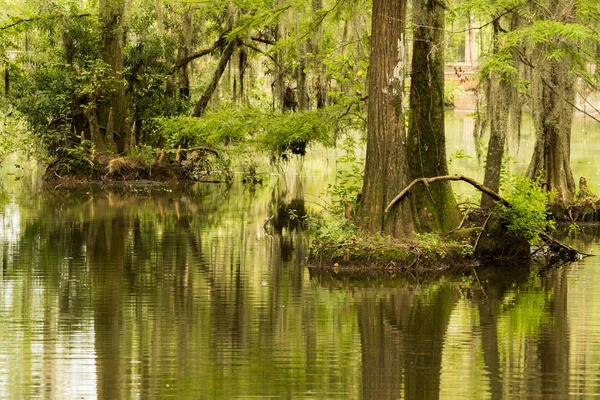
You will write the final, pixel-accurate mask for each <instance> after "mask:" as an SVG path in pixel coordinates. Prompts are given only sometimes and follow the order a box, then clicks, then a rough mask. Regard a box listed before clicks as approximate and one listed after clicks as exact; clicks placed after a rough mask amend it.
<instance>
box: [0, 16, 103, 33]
mask: <svg viewBox="0 0 600 400" xmlns="http://www.w3.org/2000/svg"><path fill="white" fill-rule="evenodd" d="M91 15H92V14H90V13H85V14H76V15H69V17H77V18H82V17H89V16H91ZM63 16H64V15H39V16H37V17H33V18H21V19H18V20H16V21H14V22H11V23H10V24H8V25H4V26H2V27H0V31H3V30H6V29H9V28H12V27H13V26H17V25H19V24H22V23H24V22H33V21H39V20H43V19H54V18H59V17H63Z"/></svg>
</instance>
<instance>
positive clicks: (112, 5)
mask: <svg viewBox="0 0 600 400" xmlns="http://www.w3.org/2000/svg"><path fill="white" fill-rule="evenodd" d="M124 13H125V2H124V0H100V3H99V9H98V14H99V19H100V35H101V41H102V59H103V60H104V62H106V63H107V64H108V65H109V66H110V68H111V75H112V80H111V82H110V83H109V84H108V85H107V87H106V88H105V93H106V98H105V100H104V101H102V102H101V103H100V105H99V107H98V122H99V125H100V126H101V127H106V126H107V125H108V116H109V113H110V109H111V108H112V109H113V127H114V131H115V133H116V134H115V136H114V139H113V138H110V137H108V136H107V135H106V134H105V135H104V143H96V146H98V147H99V148H98V150H100V151H102V150H115V144H116V150H117V151H118V152H123V151H125V150H127V149H126V146H128V144H129V143H130V138H129V135H130V132H128V130H127V129H125V118H126V115H127V109H126V103H125V83H124V81H123V18H124ZM101 136H102V135H101ZM103 146H106V148H102V147H103Z"/></svg>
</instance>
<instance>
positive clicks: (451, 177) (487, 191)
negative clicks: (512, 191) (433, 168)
mask: <svg viewBox="0 0 600 400" xmlns="http://www.w3.org/2000/svg"><path fill="white" fill-rule="evenodd" d="M442 181H464V182H467V183H469V184H470V185H472V186H474V187H475V188H476V189H478V190H479V191H481V192H483V193H485V194H487V195H488V196H490V197H491V198H492V199H494V200H496V201H499V202H500V203H502V204H503V205H505V206H507V207H510V203H509V202H508V201H507V200H506V199H504V198H502V197H500V195H499V194H498V193H496V192H494V191H493V190H492V189H490V188H488V187H487V186H484V185H482V184H481V183H479V182H477V181H476V180H474V179H472V178H469V177H468V176H464V175H442V176H434V177H431V178H417V179H415V180H414V181H412V182H411V183H410V184H409V185H408V186H407V187H405V188H404V189H402V191H401V192H400V193H399V194H398V195H397V196H396V197H394V199H393V200H392V201H390V204H388V206H387V207H386V208H385V212H386V213H387V212H388V211H390V208H392V207H393V206H394V204H396V203H397V202H398V201H400V200H401V199H402V198H403V197H404V196H405V195H406V194H407V193H408V192H409V191H410V189H412V187H413V186H414V185H416V184H417V183H419V182H420V183H424V184H425V185H429V184H430V183H434V182H442Z"/></svg>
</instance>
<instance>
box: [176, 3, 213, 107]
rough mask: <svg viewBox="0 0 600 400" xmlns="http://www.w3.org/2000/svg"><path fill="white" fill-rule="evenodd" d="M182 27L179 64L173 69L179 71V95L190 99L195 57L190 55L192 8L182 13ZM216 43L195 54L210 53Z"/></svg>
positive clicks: (178, 51)
mask: <svg viewBox="0 0 600 400" xmlns="http://www.w3.org/2000/svg"><path fill="white" fill-rule="evenodd" d="M181 18H182V29H181V32H180V33H179V48H178V49H177V60H178V61H177V64H176V65H175V66H174V67H173V69H172V71H177V72H178V74H177V77H178V80H179V96H180V97H181V98H183V99H186V100H187V99H189V97H190V75H189V65H188V64H189V62H190V61H191V60H193V59H195V58H191V57H190V48H191V46H192V35H193V21H192V13H191V12H190V10H189V9H188V10H185V11H184V12H183V15H182V17H181ZM216 47H217V46H216V44H215V45H213V46H212V47H211V48H210V49H206V50H204V51H202V52H198V53H196V54H194V55H198V57H201V56H202V55H205V54H209V53H210V52H212V51H214V50H215V49H216Z"/></svg>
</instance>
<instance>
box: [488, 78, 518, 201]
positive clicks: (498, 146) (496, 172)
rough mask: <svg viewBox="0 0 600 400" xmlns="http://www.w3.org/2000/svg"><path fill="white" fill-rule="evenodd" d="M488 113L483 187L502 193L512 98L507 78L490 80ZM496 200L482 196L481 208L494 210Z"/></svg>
mask: <svg viewBox="0 0 600 400" xmlns="http://www.w3.org/2000/svg"><path fill="white" fill-rule="evenodd" d="M488 83H489V86H490V88H489V90H488V112H489V114H490V116H489V121H490V140H489V143H488V151H487V158H486V163H485V175H484V178H483V185H484V186H487V187H488V188H490V189H491V190H493V191H494V192H499V191H500V174H501V171H502V159H503V157H504V147H505V144H506V137H507V133H508V120H509V112H510V96H511V91H512V87H511V84H510V82H509V81H508V80H507V78H503V77H499V76H497V75H496V74H494V75H493V76H491V77H490V79H489V82H488ZM494 202H495V200H494V199H492V198H491V197H490V196H488V195H486V194H485V193H483V194H482V196H481V208H493V207H494Z"/></svg>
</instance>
